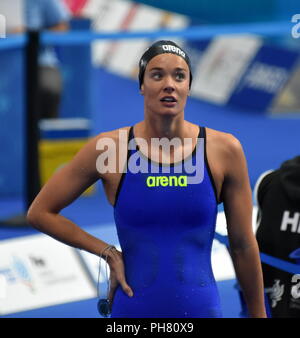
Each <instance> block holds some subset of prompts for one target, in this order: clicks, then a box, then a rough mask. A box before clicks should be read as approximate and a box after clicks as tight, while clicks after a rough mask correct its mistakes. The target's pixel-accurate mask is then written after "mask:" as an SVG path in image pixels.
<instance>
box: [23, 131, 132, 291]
mask: <svg viewBox="0 0 300 338" xmlns="http://www.w3.org/2000/svg"><path fill="white" fill-rule="evenodd" d="M98 139H99V136H98V137H95V138H93V139H92V140H90V141H89V142H88V143H87V144H86V145H85V146H84V147H83V148H82V149H81V150H80V151H79V152H78V153H77V154H76V155H75V157H74V158H73V159H72V161H70V162H69V163H68V164H67V165H66V166H64V167H63V168H61V169H60V170H58V171H57V172H56V173H55V174H54V175H53V176H52V177H51V178H50V179H49V181H47V183H46V184H45V185H44V186H43V187H42V189H41V191H40V192H39V194H38V195H37V196H36V198H35V199H34V201H33V202H32V204H31V206H30V208H29V210H28V213H27V220H28V223H29V224H31V225H32V226H33V227H34V228H36V229H37V230H39V231H41V232H43V233H45V234H47V235H49V236H51V237H53V238H55V239H56V240H58V241H60V242H62V243H65V244H67V245H69V246H72V247H75V248H79V249H82V250H85V251H88V252H90V253H92V254H95V255H97V256H99V255H100V254H101V253H102V252H103V250H104V249H105V248H106V247H107V246H108V243H106V242H104V241H102V240H101V239H99V238H96V237H94V236H92V235H91V234H89V233H87V232H86V231H84V230H83V229H82V228H80V227H79V226H78V225H76V224H75V223H74V222H72V221H71V220H69V219H67V218H66V217H64V216H62V215H60V211H61V210H62V209H63V208H65V207H66V206H68V205H69V204H71V203H72V202H73V201H74V200H75V199H76V198H78V197H79V196H80V195H81V194H82V193H83V192H84V191H85V190H86V189H87V188H88V187H89V186H91V185H92V184H94V183H95V182H96V181H97V180H98V179H99V178H101V176H100V174H99V173H98V171H97V169H96V160H97V157H98V156H99V155H100V153H101V152H100V151H99V150H96V143H97V141H98ZM117 253H118V254H117ZM107 254H108V263H109V265H110V269H111V271H112V272H113V275H114V276H116V279H117V281H118V282H119V283H120V284H121V285H122V288H123V289H124V291H125V292H126V293H127V294H130V293H131V292H130V291H131V289H130V287H129V286H128V285H127V283H126V281H125V273H124V266H123V260H122V258H121V253H120V252H119V251H117V250H108V253H107Z"/></svg>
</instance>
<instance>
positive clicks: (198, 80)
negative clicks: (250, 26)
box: [191, 35, 262, 104]
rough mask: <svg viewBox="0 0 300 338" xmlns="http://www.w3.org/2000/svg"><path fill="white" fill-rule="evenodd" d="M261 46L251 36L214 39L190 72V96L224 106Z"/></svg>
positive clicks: (256, 39) (255, 38)
mask: <svg viewBox="0 0 300 338" xmlns="http://www.w3.org/2000/svg"><path fill="white" fill-rule="evenodd" d="M261 43H262V42H261V39H260V38H258V37H256V36H251V35H237V36H219V37H217V38H215V39H214V40H213V41H212V42H211V43H210V45H209V46H208V48H207V50H206V51H205V53H204V54H203V57H202V58H201V60H200V62H199V64H198V66H197V67H196V69H195V71H194V74H193V78H194V79H195V80H194V81H193V85H192V90H191V94H192V96H194V97H199V98H203V99H206V100H208V101H211V102H214V103H217V104H226V102H227V101H228V99H229V98H230V96H231V94H232V92H233V90H234V89H235V87H236V85H237V83H238V81H239V80H240V78H241V77H242V75H243V74H244V72H245V70H246V68H247V66H248V65H249V63H250V62H251V60H252V58H253V57H254V56H255V55H256V53H257V51H258V49H259V47H260V46H261Z"/></svg>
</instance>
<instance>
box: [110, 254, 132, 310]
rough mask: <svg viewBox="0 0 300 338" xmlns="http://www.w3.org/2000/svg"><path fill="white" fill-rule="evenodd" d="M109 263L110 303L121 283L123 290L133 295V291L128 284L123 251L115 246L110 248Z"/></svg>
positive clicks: (130, 295)
mask: <svg viewBox="0 0 300 338" xmlns="http://www.w3.org/2000/svg"><path fill="white" fill-rule="evenodd" d="M107 263H108V265H109V268H110V277H109V279H110V288H109V294H108V300H109V303H110V305H112V303H113V299H114V295H115V292H116V289H117V287H118V285H119V284H120V285H121V287H122V289H123V291H124V292H125V293H126V294H127V295H128V296H129V297H132V296H133V291H132V289H131V287H130V286H129V285H128V284H127V282H126V278H125V268H124V262H123V257H122V252H120V251H118V250H117V249H115V248H113V249H112V250H109V256H108V258H107Z"/></svg>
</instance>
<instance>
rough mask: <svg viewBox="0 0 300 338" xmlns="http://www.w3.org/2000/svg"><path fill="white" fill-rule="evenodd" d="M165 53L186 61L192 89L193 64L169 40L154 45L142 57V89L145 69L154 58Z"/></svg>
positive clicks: (140, 68) (140, 78) (140, 72)
mask: <svg viewBox="0 0 300 338" xmlns="http://www.w3.org/2000/svg"><path fill="white" fill-rule="evenodd" d="M163 53H172V54H176V55H178V56H180V57H182V58H183V59H184V61H185V62H186V63H187V65H188V67H189V71H190V84H189V86H190V88H191V85H192V79H193V76H192V70H191V63H190V59H189V57H188V55H187V53H186V52H185V51H184V50H183V49H182V48H181V47H179V46H178V45H177V44H176V43H175V42H173V41H169V40H159V41H156V42H155V43H153V44H152V45H151V46H150V47H149V48H148V49H147V50H146V51H145V53H144V54H143V55H142V57H141V59H140V62H139V84H140V88H141V86H142V84H143V81H144V74H145V69H146V67H147V64H148V63H149V61H150V60H151V59H152V58H154V56H156V55H159V54H163Z"/></svg>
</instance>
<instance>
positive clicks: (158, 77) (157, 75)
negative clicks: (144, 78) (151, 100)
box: [152, 73, 162, 80]
mask: <svg viewBox="0 0 300 338" xmlns="http://www.w3.org/2000/svg"><path fill="white" fill-rule="evenodd" d="M161 77H162V75H161V73H153V74H152V78H153V79H156V80H158V79H161Z"/></svg>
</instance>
